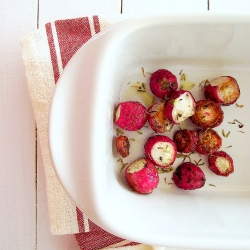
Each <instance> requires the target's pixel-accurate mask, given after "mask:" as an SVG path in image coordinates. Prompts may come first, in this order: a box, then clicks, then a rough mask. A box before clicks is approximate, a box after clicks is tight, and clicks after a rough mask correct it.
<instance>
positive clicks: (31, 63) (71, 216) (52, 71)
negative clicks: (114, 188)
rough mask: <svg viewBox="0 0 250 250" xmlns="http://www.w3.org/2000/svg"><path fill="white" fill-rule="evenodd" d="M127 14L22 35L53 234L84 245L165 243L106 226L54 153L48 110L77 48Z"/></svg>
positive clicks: (87, 247)
mask: <svg viewBox="0 0 250 250" xmlns="http://www.w3.org/2000/svg"><path fill="white" fill-rule="evenodd" d="M125 18H126V17H124V16H123V15H120V16H117V17H113V18H110V17H109V18H106V17H100V16H90V17H82V18H75V19H68V20H58V21H55V22H51V23H47V24H46V25H45V27H43V28H40V29H38V30H36V31H35V32H33V33H31V34H29V35H27V36H25V37H24V38H23V39H22V40H21V47H22V56H23V61H24V65H25V72H26V78H27V84H28V89H29V93H30V98H31V103H32V107H33V111H34V116H35V120H36V126H37V136H38V141H39V143H40V147H41V155H42V160H43V165H44V170H45V177H46V190H47V197H48V211H49V219H50V229H51V232H52V234H55V235H60V234H75V237H76V240H77V241H78V243H79V246H80V248H81V249H85V250H98V249H103V248H108V247H112V248H120V247H122V249H124V248H126V249H138V250H140V249H145V250H149V249H164V248H161V247H151V246H146V245H143V244H139V243H136V242H130V241H128V240H124V239H121V238H119V237H117V236H115V235H111V234H109V233H108V232H106V231H104V230H103V229H101V228H100V227H98V226H97V225H95V224H94V223H93V222H92V221H91V220H89V219H88V218H87V217H86V216H84V214H83V213H82V211H80V210H79V209H78V208H77V207H76V206H75V204H74V203H73V201H72V200H71V199H70V197H69V196H68V195H67V193H66V192H65V190H64V189H63V187H62V186H61V184H60V182H59V180H58V178H57V176H56V173H55V170H54V167H53V164H52V161H51V157H50V153H49V146H48V132H47V127H48V114H49V107H50V102H51V98H52V95H53V91H54V87H55V84H56V82H57V81H58V79H59V77H60V75H61V73H62V71H63V69H64V67H65V66H66V65H67V63H68V61H69V60H70V59H71V57H72V56H73V55H74V54H75V53H76V51H77V50H78V49H79V48H80V47H81V46H82V45H83V44H84V43H85V42H87V41H88V40H89V39H90V38H91V37H92V36H94V35H95V34H96V33H98V32H100V31H101V30H103V29H105V28H107V27H109V26H111V25H113V24H115V23H117V22H119V21H121V20H123V19H125Z"/></svg>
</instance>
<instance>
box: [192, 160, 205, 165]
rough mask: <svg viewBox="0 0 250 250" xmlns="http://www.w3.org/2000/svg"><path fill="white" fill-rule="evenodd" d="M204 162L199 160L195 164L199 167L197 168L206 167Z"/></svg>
mask: <svg viewBox="0 0 250 250" xmlns="http://www.w3.org/2000/svg"><path fill="white" fill-rule="evenodd" d="M201 161H202V159H199V161H195V160H194V163H195V164H196V165H197V166H202V165H204V164H205V163H204V162H201Z"/></svg>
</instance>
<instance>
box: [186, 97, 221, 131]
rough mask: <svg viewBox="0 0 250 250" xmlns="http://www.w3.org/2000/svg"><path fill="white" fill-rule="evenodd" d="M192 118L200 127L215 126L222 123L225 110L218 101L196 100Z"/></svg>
mask: <svg viewBox="0 0 250 250" xmlns="http://www.w3.org/2000/svg"><path fill="white" fill-rule="evenodd" d="M190 119H191V121H192V123H193V124H194V125H196V126H197V127H199V128H214V127H217V126H219V125H220V124H221V123H222V121H223V119H224V112H223V111H222V109H221V106H220V105H219V104H218V103H215V102H213V101H211V100H200V101H198V102H196V107H195V113H194V114H193V115H192V116H191V117H190Z"/></svg>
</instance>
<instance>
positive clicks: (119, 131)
mask: <svg viewBox="0 0 250 250" xmlns="http://www.w3.org/2000/svg"><path fill="white" fill-rule="evenodd" d="M123 134H124V132H123V131H122V130H120V129H119V128H117V129H116V135H117V136H119V135H123Z"/></svg>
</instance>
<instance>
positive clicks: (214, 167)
mask: <svg viewBox="0 0 250 250" xmlns="http://www.w3.org/2000/svg"><path fill="white" fill-rule="evenodd" d="M208 164H209V169H210V170H211V171H213V172H214V173H215V174H217V175H220V176H228V175H230V174H232V173H233V172H234V164H233V159H232V158H231V156H230V155H228V154H227V153H226V152H224V151H217V152H215V153H213V154H212V155H210V156H209V158H208Z"/></svg>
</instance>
